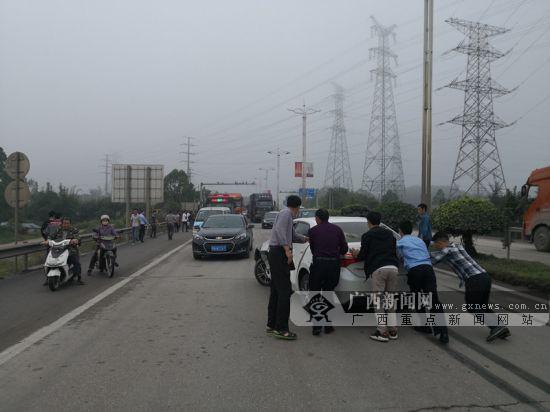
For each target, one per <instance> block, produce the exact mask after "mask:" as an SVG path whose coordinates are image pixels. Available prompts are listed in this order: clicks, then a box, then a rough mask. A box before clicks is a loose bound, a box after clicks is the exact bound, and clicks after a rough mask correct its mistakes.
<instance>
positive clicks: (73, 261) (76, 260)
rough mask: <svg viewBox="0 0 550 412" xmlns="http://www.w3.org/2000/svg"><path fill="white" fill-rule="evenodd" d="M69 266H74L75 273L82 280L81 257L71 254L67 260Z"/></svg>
mask: <svg viewBox="0 0 550 412" xmlns="http://www.w3.org/2000/svg"><path fill="white" fill-rule="evenodd" d="M67 264H68V265H69V266H70V265H73V273H74V275H75V276H76V277H77V278H78V279H80V274H81V273H82V266H81V265H80V256H79V255H78V254H77V253H71V254H69V258H68V259H67Z"/></svg>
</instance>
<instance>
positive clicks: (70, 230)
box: [58, 217, 84, 285]
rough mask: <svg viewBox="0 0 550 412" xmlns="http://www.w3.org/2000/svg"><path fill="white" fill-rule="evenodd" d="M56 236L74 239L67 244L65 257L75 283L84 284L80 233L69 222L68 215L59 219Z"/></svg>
mask: <svg viewBox="0 0 550 412" xmlns="http://www.w3.org/2000/svg"><path fill="white" fill-rule="evenodd" d="M58 238H61V239H72V240H74V241H75V242H74V243H72V244H71V245H70V246H69V258H68V259H67V264H68V265H69V266H70V265H72V266H73V273H74V274H75V276H76V277H77V283H78V284H79V285H84V282H83V281H82V266H81V265H80V250H79V246H80V244H81V241H80V234H79V230H78V228H76V227H74V226H73V225H72V224H71V218H70V217H64V218H63V219H61V228H60V230H59V232H58Z"/></svg>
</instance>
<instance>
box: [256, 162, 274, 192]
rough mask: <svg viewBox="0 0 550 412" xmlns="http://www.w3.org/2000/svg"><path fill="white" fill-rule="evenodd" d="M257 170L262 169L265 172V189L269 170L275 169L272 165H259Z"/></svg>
mask: <svg viewBox="0 0 550 412" xmlns="http://www.w3.org/2000/svg"><path fill="white" fill-rule="evenodd" d="M258 170H262V171H264V172H265V190H266V191H267V190H268V189H267V179H268V177H269V171H270V170H275V169H274V168H272V167H260V168H259V169H258Z"/></svg>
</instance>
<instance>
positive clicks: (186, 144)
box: [180, 136, 197, 181]
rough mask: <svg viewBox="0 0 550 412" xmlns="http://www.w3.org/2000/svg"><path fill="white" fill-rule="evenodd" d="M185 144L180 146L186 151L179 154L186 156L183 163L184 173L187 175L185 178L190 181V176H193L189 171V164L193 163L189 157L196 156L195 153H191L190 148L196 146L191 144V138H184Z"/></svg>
mask: <svg viewBox="0 0 550 412" xmlns="http://www.w3.org/2000/svg"><path fill="white" fill-rule="evenodd" d="M184 139H186V141H187V142H186V143H182V144H181V146H183V147H186V149H185V150H184V151H183V152H180V154H182V155H185V156H186V160H185V163H186V165H187V168H186V171H185V173H186V174H187V178H188V179H189V181H191V175H192V174H193V170H192V169H191V164H192V163H195V162H193V161H192V160H191V156H193V155H196V154H197V153H195V152H192V151H191V147H193V146H196V145H195V144H193V143H191V140H192V139H193V138H192V137H189V136H187V137H185V138H184Z"/></svg>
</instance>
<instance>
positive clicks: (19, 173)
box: [6, 152, 31, 179]
mask: <svg viewBox="0 0 550 412" xmlns="http://www.w3.org/2000/svg"><path fill="white" fill-rule="evenodd" d="M18 159H19V161H18ZM18 166H19V167H18ZM30 168H31V162H30V161H29V158H28V157H27V155H26V154H25V153H21V152H13V153H12V154H11V155H9V156H8V158H7V159H6V173H7V174H8V176H9V177H11V178H12V179H23V178H24V177H25V176H26V175H27V173H29V170H30Z"/></svg>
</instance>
